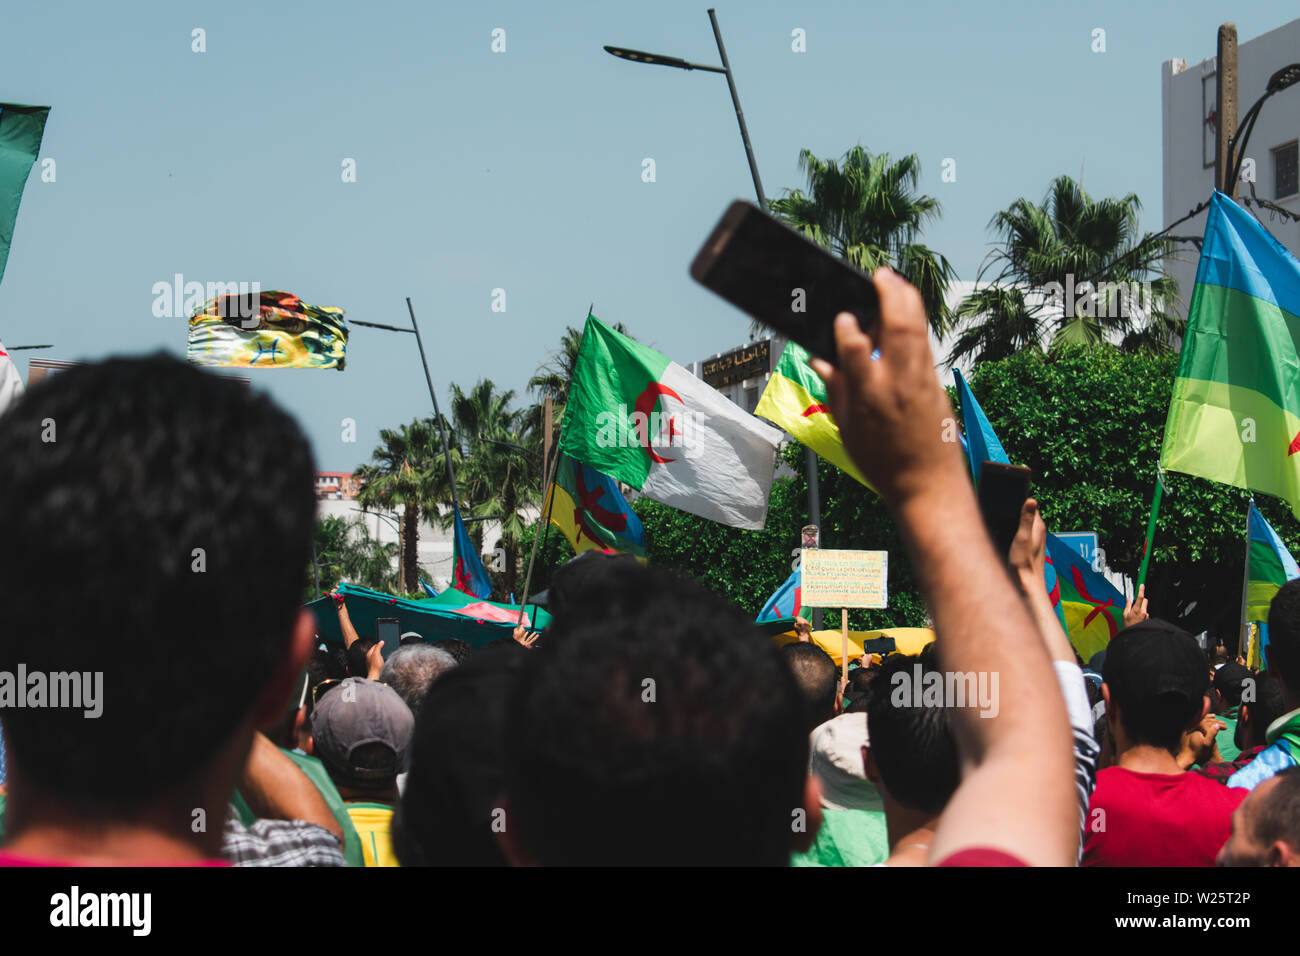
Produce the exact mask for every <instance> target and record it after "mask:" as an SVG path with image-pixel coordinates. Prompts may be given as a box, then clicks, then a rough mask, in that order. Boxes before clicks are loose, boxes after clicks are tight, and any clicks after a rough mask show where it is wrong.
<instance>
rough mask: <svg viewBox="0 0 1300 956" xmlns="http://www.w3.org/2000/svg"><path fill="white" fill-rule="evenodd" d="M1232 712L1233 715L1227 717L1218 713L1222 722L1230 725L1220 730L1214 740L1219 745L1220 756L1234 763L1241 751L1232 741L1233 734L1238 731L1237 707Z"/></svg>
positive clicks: (1227, 761) (1225, 760)
mask: <svg viewBox="0 0 1300 956" xmlns="http://www.w3.org/2000/svg"><path fill="white" fill-rule="evenodd" d="M1231 713H1232V715H1233V716H1231V717H1225V716H1223V714H1218V715H1217V716H1218V718H1219V721H1220V722H1221V723H1225V724H1227V725H1228V729H1227V730H1220V731H1219V733H1218V734H1217V735H1216V736H1215V738H1214V742H1215V743H1216V744H1218V745H1219V756H1220V757H1222V758H1223V759H1224V762H1226V763H1232V762H1233V761H1234V760H1236V759H1237V757H1239V756H1240V755H1241V751H1240V750H1238V749H1237V745H1236V744H1234V743H1233V742H1232V738H1233V736H1234V735H1235V734H1236V733H1237V716H1236V715H1237V710H1236V708H1235V707H1234V708H1233V709H1232V711H1231Z"/></svg>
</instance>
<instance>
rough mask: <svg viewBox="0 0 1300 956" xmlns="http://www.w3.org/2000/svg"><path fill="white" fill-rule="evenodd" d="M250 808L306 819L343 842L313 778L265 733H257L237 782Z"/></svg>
mask: <svg viewBox="0 0 1300 956" xmlns="http://www.w3.org/2000/svg"><path fill="white" fill-rule="evenodd" d="M237 784H238V787H239V792H240V793H241V794H242V795H243V797H244V801H245V802H246V803H247V804H248V807H249V809H250V810H252V811H253V813H255V814H257V816H258V817H260V818H262V819H266V820H305V821H306V822H308V823H315V824H318V825H319V826H322V827H324V828H325V829H326V830H328V831H329V832H330V833H332V834H334V836H335V837H336V838H337V839H338V841H339V845H340V846H342V844H343V828H342V827H341V826H339V822H338V820H337V819H335V817H334V814H333V813H332V812H330V808H329V804H327V803H326V802H325V798H324V797H322V796H321V794H320V791H319V790H317V789H316V785H315V784H314V783H312V782H311V778H310V777H308V776H307V775H306V774H305V773H303V772H302V771H301V770H299V769H298V767H297V766H296V765H295V764H294V762H293V761H292V760H290V759H289V758H288V757H286V756H285V755H284V754H283V753H281V752H280V748H278V747H277V746H276V745H275V744H273V743H271V741H270V740H268V739H267V738H266V735H265V734H262V733H256V734H254V735H253V746H252V747H251V748H249V751H248V760H247V761H246V762H245V763H244V769H243V771H242V772H241V773H240V775H239V780H238V781H237Z"/></svg>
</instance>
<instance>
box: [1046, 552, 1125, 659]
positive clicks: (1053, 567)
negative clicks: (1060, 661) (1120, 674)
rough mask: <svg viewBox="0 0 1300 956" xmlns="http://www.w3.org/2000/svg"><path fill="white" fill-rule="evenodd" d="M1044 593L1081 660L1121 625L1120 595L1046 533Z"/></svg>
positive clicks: (1116, 632) (1099, 574) (1122, 597)
mask: <svg viewBox="0 0 1300 956" xmlns="http://www.w3.org/2000/svg"><path fill="white" fill-rule="evenodd" d="M1044 571H1045V572H1046V575H1047V579H1048V580H1047V593H1048V594H1049V595H1050V596H1051V598H1052V604H1053V605H1055V606H1056V609H1057V615H1058V616H1060V617H1062V619H1063V620H1064V621H1065V633H1066V634H1068V635H1069V637H1070V643H1071V644H1073V645H1074V649H1075V650H1076V651H1078V652H1079V656H1080V657H1082V658H1083V659H1084V660H1085V661H1086V660H1088V659H1089V658H1091V657H1092V655H1093V654H1096V653H1097V652H1098V651H1099V650H1101V649H1102V648H1104V647H1105V646H1106V645H1107V644H1108V643H1110V639H1111V638H1112V637H1114V636H1115V635H1116V634H1118V633H1119V632H1120V630H1121V629H1122V628H1123V627H1124V603H1125V602H1124V595H1123V594H1120V592H1119V590H1118V589H1117V588H1116V587H1115V585H1113V584H1111V583H1110V582H1109V581H1107V580H1106V579H1105V578H1104V577H1103V576H1102V575H1101V573H1100V572H1097V571H1094V570H1093V569H1092V567H1091V566H1090V565H1089V564H1088V563H1087V562H1086V561H1084V560H1083V558H1082V557H1080V555H1079V553H1078V552H1077V551H1075V550H1074V549H1073V548H1072V547H1070V546H1069V545H1068V544H1066V543H1065V542H1063V541H1062V540H1061V539H1060V538H1058V537H1057V536H1056V535H1054V534H1052V533H1051V532H1050V531H1049V532H1048V533H1047V560H1046V567H1045V568H1044Z"/></svg>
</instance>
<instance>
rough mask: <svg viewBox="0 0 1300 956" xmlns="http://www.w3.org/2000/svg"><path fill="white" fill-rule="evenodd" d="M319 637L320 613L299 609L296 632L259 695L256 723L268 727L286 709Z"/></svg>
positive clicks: (274, 665) (255, 724)
mask: <svg viewBox="0 0 1300 956" xmlns="http://www.w3.org/2000/svg"><path fill="white" fill-rule="evenodd" d="M315 640H316V615H314V614H312V612H311V611H309V610H307V609H306V608H301V609H300V610H299V611H298V617H297V619H296V620H295V621H294V623H293V632H292V633H291V634H290V636H289V640H288V641H287V642H286V643H285V646H284V651H283V652H282V653H281V654H280V659H279V660H278V661H276V662H275V663H274V664H273V665H272V666H271V676H270V678H268V680H267V682H266V684H265V685H264V686H263V687H262V692H261V693H260V694H258V695H257V700H256V702H255V703H254V705H253V725H254V726H255V727H265V726H266V725H267V724H272V723H275V722H276V721H277V720H279V719H280V716H281V715H282V714H283V713H284V711H285V708H286V707H287V706H288V703H289V696H290V695H291V694H292V693H294V692H295V691H296V690H299V689H300V686H299V684H298V680H299V679H300V678H301V676H302V671H303V668H304V667H306V666H307V658H308V657H310V656H311V651H312V645H313V643H314V642H315Z"/></svg>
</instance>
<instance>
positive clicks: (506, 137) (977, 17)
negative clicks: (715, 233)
mask: <svg viewBox="0 0 1300 956" xmlns="http://www.w3.org/2000/svg"><path fill="white" fill-rule="evenodd" d="M706 9H707V0H704V2H699V3H695V2H692V3H683V2H676V0H663V2H659V3H648V4H646V3H641V4H630V3H620V4H617V5H615V4H610V3H595V2H589V3H571V2H561V3H548V4H542V3H537V2H535V0H533V2H512V3H480V4H469V3H465V4H459V5H453V4H448V3H436V4H432V3H414V2H412V3H406V4H397V3H384V2H368V3H354V2H347V3H342V2H333V0H331V2H313V3H306V2H301V3H274V4H261V3H257V4H255V3H251V2H230V0H223V2H220V3H215V2H194V3H162V2H158V3H140V2H133V3H130V4H124V5H123V4H104V3H90V2H81V3H59V2H49V3H31V4H13V5H11V9H9V10H7V11H6V14H5V22H4V27H3V31H2V32H0V100H3V101H8V102H17V103H32V104H47V105H50V106H52V107H53V110H52V112H51V114H50V120H49V125H48V127H47V129H46V134H45V142H44V145H43V147H42V150H41V156H42V157H43V158H44V157H50V158H53V159H54V160H55V161H56V163H57V181H56V182H55V183H43V182H42V181H41V179H40V165H39V164H38V165H37V167H36V169H35V170H34V171H33V173H32V176H31V178H30V180H29V181H28V186H27V191H26V196H25V198H24V200H23V206H22V209H21V212H20V213H19V218H18V225H17V229H16V236H15V240H14V245H13V249H12V252H11V254H10V257H9V264H8V268H7V271H6V273H5V276H4V281H3V283H2V284H0V338H3V340H4V341H5V342H6V343H8V344H10V345H21V344H35V343H42V342H53V343H55V345H56V348H54V349H52V350H48V351H45V352H41V353H18V355H19V358H18V365H19V370H20V372H22V373H23V375H24V378H25V377H26V365H27V356H28V355H31V354H39V355H42V356H46V357H50V358H59V359H68V360H72V359H87V358H97V357H102V356H106V355H109V354H113V353H119V352H141V351H151V350H155V349H167V350H169V351H172V352H175V353H177V354H183V351H184V343H185V323H184V321H183V320H181V319H158V318H154V317H153V315H152V313H151V305H152V303H153V293H152V291H151V289H152V286H153V284H154V283H155V282H159V281H169V280H170V279H171V277H172V275H173V274H174V273H178V272H179V273H182V274H183V275H184V276H185V277H186V279H188V280H197V281H202V282H206V281H210V280H211V281H230V280H235V281H238V280H243V281H250V282H251V281H258V282H260V283H261V284H262V288H263V289H274V288H282V289H288V290H290V291H292V292H295V293H297V294H298V295H300V296H302V297H303V298H304V299H306V300H307V301H309V302H313V303H316V304H319V305H334V306H340V307H342V308H345V309H346V310H347V313H348V316H349V317H350V318H354V319H362V320H367V321H377V322H386V323H393V324H404V323H405V321H406V313H405V305H404V302H403V299H404V297H405V296H408V295H409V296H411V297H412V299H413V300H414V303H415V307H416V310H417V315H418V316H419V318H420V320H421V323H422V328H423V329H424V330H425V334H426V338H427V340H428V342H429V344H430V346H431V348H430V356H429V359H430V370H431V372H432V374H433V378H434V383H435V385H436V386H437V387H438V389H439V392H440V396H439V397H440V400H442V401H445V396H446V395H447V385H448V383H449V382H450V381H455V382H457V383H459V384H461V385H462V387H468V386H470V385H472V384H473V382H474V381H475V380H476V379H478V378H480V377H489V378H492V379H493V380H495V381H496V382H497V383H499V384H500V385H502V386H504V387H510V388H515V389H517V390H519V391H520V392H522V391H523V387H524V384H525V382H526V381H527V379H528V377H529V375H530V374H531V373H532V372H533V370H534V369H535V368H536V366H537V365H538V364H539V363H540V362H541V361H543V360H545V358H546V356H547V353H548V351H549V350H551V349H552V348H554V346H555V343H556V342H557V340H558V339H559V336H560V333H561V332H562V331H563V328H564V326H565V325H568V324H572V325H578V324H580V323H581V321H582V320H583V318H584V316H585V315H586V309H587V305H588V303H591V302H594V303H595V311H596V314H597V315H599V316H601V317H602V318H604V319H606V320H608V321H621V322H624V323H626V324H627V326H628V327H629V328H630V329H631V331H632V332H633V334H635V335H636V336H637V337H638V338H640V339H642V340H643V341H645V342H647V343H649V344H652V345H654V346H655V347H657V348H659V349H660V350H662V351H664V352H666V353H667V354H669V355H670V356H671V357H672V358H674V359H676V360H677V361H680V362H689V361H692V360H694V359H698V358H702V357H704V356H706V355H708V354H711V353H713V352H716V351H720V350H722V349H725V348H728V347H730V346H732V345H735V344H738V343H739V342H741V341H743V340H744V338H745V334H746V329H747V324H748V323H747V320H746V319H745V317H744V316H742V315H741V314H740V313H738V312H735V311H733V310H732V309H731V308H730V307H728V306H726V305H725V304H723V303H721V302H720V301H717V300H715V299H714V298H713V297H712V296H711V295H710V294H709V293H707V292H706V291H704V290H703V289H702V288H700V287H698V286H697V285H696V284H695V283H694V282H693V281H691V279H690V278H689V277H688V275H687V266H688V264H689V262H690V259H691V256H692V255H693V254H694V252H695V250H696V248H697V247H698V245H699V243H700V242H701V241H702V239H703V237H704V236H705V235H706V233H707V232H708V229H709V227H710V226H711V225H712V223H713V222H714V220H715V219H716V218H717V216H718V215H719V213H720V212H721V211H722V209H723V208H724V207H725V206H726V204H727V203H728V202H729V201H730V200H732V199H734V198H736V197H738V196H739V197H744V198H752V186H751V183H750V178H749V171H748V168H747V166H746V163H745V157H744V152H743V150H742V149H741V144H740V137H739V134H738V132H737V129H736V123H735V118H734V115H733V113H732V110H731V104H730V100H729V98H728V95H727V90H726V82H725V80H724V79H723V78H722V77H721V76H719V75H715V74H708V73H698V72H696V73H687V72H682V71H677V70H670V69H664V68H660V67H648V66H642V65H636V64H630V63H626V62H623V61H619V60H616V59H614V58H613V57H611V56H609V55H608V54H606V53H605V52H604V51H603V50H602V49H601V46H602V45H603V44H606V43H610V44H615V45H622V46H629V47H633V48H639V49H644V50H649V51H653V52H660V53H668V54H675V55H678V56H682V57H684V58H687V59H690V60H694V61H696V62H706V63H716V62H717V51H716V48H715V46H714V41H713V34H712V31H711V30H710V27H709V21H708V16H707V14H706ZM1295 15H1296V13H1295V6H1294V3H1292V2H1282V0H1267V2H1256V3H1251V4H1224V3H1208V2H1196V0H1180V2H1177V3H1174V2H1167V3H1149V2H1143V3H1141V4H1135V3H1132V2H1123V3H1120V2H1091V3H1088V4H1086V5H1085V4H1078V3H1064V2H1043V0H1038V2H999V3H997V4H985V3H957V2H950V3H937V2H927V0H912V2H909V3H906V4H874V3H873V4H848V3H831V2H821V0H807V2H805V0H797V2H784V3H766V2H753V3H730V4H727V3H725V2H723V0H719V5H718V17H719V20H720V23H721V26H722V31H723V38H724V40H725V42H726V44H727V52H728V55H729V56H730V59H731V64H732V68H733V70H734V71H735V74H736V79H737V83H738V85H739V89H740V96H741V102H742V105H743V106H744V109H745V115H746V118H747V120H748V122H749V126H750V133H751V136H752V138H753V142H754V150H755V153H756V156H757V159H758V164H759V169H760V172H761V174H762V177H763V184H764V187H765V188H766V190H767V192H768V194H769V195H770V196H776V195H779V194H780V192H781V190H782V189H783V188H785V187H793V186H799V185H802V183H801V181H800V176H799V173H798V168H797V164H796V160H797V156H798V153H799V150H800V149H801V148H802V147H808V148H810V149H812V150H813V151H814V152H816V153H817V154H819V155H822V156H831V155H833V156H838V155H840V154H842V153H843V152H844V151H845V150H846V149H848V148H849V147H851V146H853V145H854V144H857V143H862V144H863V145H864V146H865V147H867V148H868V149H870V150H872V151H876V152H879V151H888V152H891V153H894V154H901V153H917V154H919V156H920V158H921V162H922V183H921V188H922V189H923V190H924V191H925V192H927V193H930V194H931V195H934V196H935V197H937V198H938V199H939V200H940V201H941V202H942V204H943V218H942V220H941V221H940V222H938V223H937V224H935V225H934V226H932V227H931V228H930V229H929V230H928V231H927V233H926V234H925V235H924V237H923V238H924V241H925V242H927V243H928V244H930V245H931V246H933V247H934V248H936V249H938V250H939V251H941V252H943V253H944V254H945V255H947V256H948V257H949V259H950V260H951V261H952V262H953V264H954V265H955V267H956V269H957V271H958V273H959V275H960V276H961V277H962V278H965V279H970V278H974V276H975V273H976V271H977V269H978V266H979V263H980V261H981V259H982V257H983V256H984V255H985V253H986V252H987V250H988V243H989V240H990V236H989V233H988V231H987V224H988V221H989V219H990V217H991V216H992V215H993V214H994V213H995V212H996V211H997V210H999V209H1001V208H1004V207H1005V206H1006V205H1008V204H1009V203H1010V202H1012V201H1013V200H1015V199H1016V198H1018V197H1020V196H1026V197H1029V198H1032V199H1035V200H1037V199H1041V197H1042V195H1043V193H1044V191H1045V189H1046V187H1047V184H1048V182H1049V181H1050V180H1051V179H1052V177H1054V176H1056V175H1058V174H1061V173H1068V174H1070V175H1073V176H1078V175H1079V172H1080V169H1081V168H1082V169H1083V176H1084V186H1085V188H1086V189H1087V190H1088V191H1089V192H1091V193H1093V194H1095V195H1119V194H1124V193H1128V192H1136V193H1137V194H1138V195H1139V196H1140V197H1141V199H1142V202H1143V205H1144V208H1145V215H1144V223H1143V225H1144V227H1146V228H1149V229H1158V228H1159V227H1160V222H1159V219H1160V214H1161V210H1160V201H1161V199H1160V197H1161V182H1160V170H1161V155H1160V122H1161V117H1160V74H1159V70H1160V64H1161V63H1162V62H1163V61H1164V60H1166V59H1169V58H1171V57H1177V56H1181V57H1185V58H1186V59H1187V60H1188V61H1189V62H1194V61H1197V60H1199V59H1201V58H1203V57H1206V56H1211V55H1213V53H1214V41H1215V30H1216V28H1217V26H1218V24H1219V23H1220V22H1221V21H1222V20H1225V19H1229V18H1235V21H1236V23H1237V27H1238V31H1239V35H1240V37H1241V39H1242V40H1243V41H1245V40H1247V39H1250V38H1252V37H1254V36H1257V35H1258V34H1260V33H1263V32H1267V31H1268V30H1271V29H1273V28H1274V27H1277V26H1280V25H1281V24H1283V23H1285V22H1287V20H1289V19H1291V18H1293V17H1294V16H1295ZM195 27H201V28H203V29H204V30H206V34H207V52H206V53H203V54H197V53H193V52H191V49H190V46H191V30H192V29H194V28H195ZM497 27H500V28H503V29H504V30H505V31H506V45H507V50H506V52H505V53H502V54H494V53H492V52H491V49H490V45H491V32H492V30H493V29H494V28H497ZM1097 27H1100V28H1102V29H1104V30H1105V31H1106V46H1107V51H1106V52H1105V53H1093V52H1092V51H1091V43H1092V31H1093V29H1094V28H1097ZM795 28H802V29H803V30H805V31H806V34H807V52H806V53H794V52H792V51H791V31H792V30H794V29H795ZM345 157H351V158H354V159H355V160H356V163H357V175H358V182H356V183H343V182H342V181H341V178H340V172H341V163H342V161H343V159H344V158H345ZM645 157H651V158H653V159H654V160H655V163H656V172H657V181H656V182H654V183H643V182H642V180H641V168H642V167H641V163H642V159H643V158H645ZM945 157H952V158H953V159H955V160H956V161H957V182H955V183H943V182H941V181H940V172H941V164H942V161H943V159H944V158H945ZM494 288H503V289H505V290H506V305H507V310H506V312H505V313H496V312H493V311H491V301H492V299H491V296H492V290H493V289H494ZM253 377H254V379H255V384H258V385H263V384H264V385H265V386H266V387H267V388H268V389H270V391H271V392H272V393H273V394H274V395H275V396H276V397H277V398H278V399H279V400H280V401H281V402H282V403H283V404H284V405H285V406H287V407H288V408H289V409H291V410H292V411H293V412H294V413H296V414H297V416H298V417H299V419H300V421H302V423H303V425H304V426H305V427H306V429H307V430H308V432H309V434H310V435H311V438H312V441H313V444H314V446H315V449H316V454H317V458H318V464H319V467H321V468H322V469H326V470H350V469H351V468H353V467H354V466H355V465H356V464H358V463H359V462H361V461H364V460H366V459H367V458H368V457H369V453H370V450H371V448H372V447H373V446H374V444H375V442H376V439H377V431H378V429H379V428H381V427H386V426H392V425H396V424H398V423H401V422H405V421H410V420H411V419H412V418H413V417H415V416H417V415H426V414H429V413H430V411H431V408H430V405H429V399H428V394H427V391H426V388H425V383H424V378H423V375H422V374H421V371H420V367H419V359H418V355H417V353H416V351H415V343H414V340H413V337H411V336H402V335H396V334H393V333H385V332H379V331H374V330H370V329H363V328H354V331H353V334H352V340H351V343H350V344H349V347H348V367H347V369H346V371H344V372H341V373H340V372H332V371H306V370H301V371H300V370H286V371H279V372H266V373H261V374H258V373H256V372H255V373H253ZM344 418H353V419H355V420H356V421H357V425H358V440H357V442H356V443H355V444H346V443H344V442H342V441H341V440H340V439H341V434H340V424H339V423H340V421H341V420H342V419H344Z"/></svg>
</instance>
